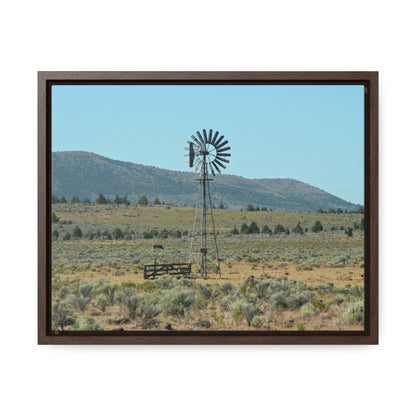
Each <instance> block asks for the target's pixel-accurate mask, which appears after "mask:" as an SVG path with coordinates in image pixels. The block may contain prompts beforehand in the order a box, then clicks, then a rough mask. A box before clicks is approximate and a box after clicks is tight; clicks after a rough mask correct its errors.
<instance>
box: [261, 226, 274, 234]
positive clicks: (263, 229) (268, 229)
mask: <svg viewBox="0 0 416 416" xmlns="http://www.w3.org/2000/svg"><path fill="white" fill-rule="evenodd" d="M261 232H262V233H263V234H271V233H272V230H271V229H270V228H269V226H268V225H267V224H266V225H264V226H263V228H262V229H261Z"/></svg>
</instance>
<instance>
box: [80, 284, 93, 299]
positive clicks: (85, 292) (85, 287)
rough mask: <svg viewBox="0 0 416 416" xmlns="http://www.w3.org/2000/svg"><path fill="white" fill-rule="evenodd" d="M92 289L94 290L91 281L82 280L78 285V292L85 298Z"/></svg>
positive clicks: (90, 294) (89, 294) (90, 293)
mask: <svg viewBox="0 0 416 416" xmlns="http://www.w3.org/2000/svg"><path fill="white" fill-rule="evenodd" d="M93 290H94V285H93V284H91V283H84V282H83V283H81V284H80V285H79V292H80V293H81V295H82V296H84V297H85V298H87V297H91V296H92V293H93Z"/></svg>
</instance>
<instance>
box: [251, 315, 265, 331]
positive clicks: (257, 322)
mask: <svg viewBox="0 0 416 416" xmlns="http://www.w3.org/2000/svg"><path fill="white" fill-rule="evenodd" d="M265 320H266V319H265V318H264V317H263V316H259V315H256V316H255V317H254V318H253V320H252V321H251V324H252V325H253V326H254V328H261V327H262V326H263V324H264V321H265Z"/></svg>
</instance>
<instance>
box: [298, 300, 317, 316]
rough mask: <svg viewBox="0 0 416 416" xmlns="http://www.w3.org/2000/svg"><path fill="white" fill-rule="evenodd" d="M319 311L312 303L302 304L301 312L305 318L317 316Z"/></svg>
mask: <svg viewBox="0 0 416 416" xmlns="http://www.w3.org/2000/svg"><path fill="white" fill-rule="evenodd" d="M318 313H319V310H318V309H316V308H315V307H314V306H313V305H312V304H310V303H305V304H304V305H302V307H301V308H300V314H301V315H302V316H303V317H304V318H309V317H311V316H315V315H317V314H318Z"/></svg>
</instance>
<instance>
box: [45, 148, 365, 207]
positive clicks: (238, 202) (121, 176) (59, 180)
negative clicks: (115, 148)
mask: <svg viewBox="0 0 416 416" xmlns="http://www.w3.org/2000/svg"><path fill="white" fill-rule="evenodd" d="M196 178H197V175H196V174H194V173H188V172H177V171H172V170H166V169H160V168H156V167H151V166H145V165H140V164H136V163H130V162H122V161H118V160H113V159H109V158H106V157H103V156H100V155H97V154H95V153H88V152H81V151H71V152H53V153H52V193H53V195H56V196H59V197H61V196H65V198H66V199H71V198H72V197H73V196H74V195H78V196H79V197H80V199H81V200H82V199H85V198H89V199H90V200H91V201H92V202H93V201H95V200H96V198H97V197H98V195H99V194H100V193H102V194H104V196H105V197H106V198H110V199H114V197H115V196H116V195H119V196H124V195H126V196H127V197H128V199H129V200H130V201H131V202H137V201H138V200H139V198H140V196H142V195H146V196H147V197H148V199H149V202H150V203H151V202H153V200H154V198H156V197H157V198H159V199H160V200H161V201H164V202H165V203H171V204H175V205H191V206H192V205H195V203H196V200H197V195H198V182H197V181H195V179H196ZM211 189H212V192H211V193H212V203H213V204H214V205H217V206H218V204H219V203H220V202H222V203H223V204H224V205H225V207H226V208H229V209H240V208H244V209H245V208H246V207H247V204H252V205H253V206H254V207H256V206H259V207H267V208H273V209H275V210H280V211H313V212H315V211H317V210H318V209H319V208H322V209H323V210H328V209H331V208H332V209H337V208H341V209H342V210H356V209H358V207H359V205H356V204H351V203H349V202H346V201H344V200H342V199H341V198H338V197H336V196H334V195H331V194H329V193H327V192H325V191H323V190H321V189H318V188H315V187H314V186H311V185H308V184H306V183H304V182H300V181H297V180H295V179H246V178H243V177H241V176H234V175H225V174H222V175H218V176H215V180H214V181H213V182H211Z"/></svg>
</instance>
